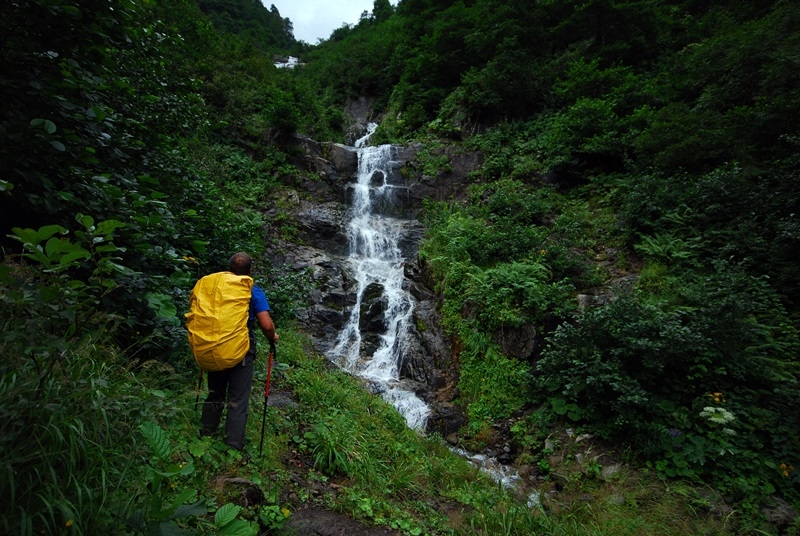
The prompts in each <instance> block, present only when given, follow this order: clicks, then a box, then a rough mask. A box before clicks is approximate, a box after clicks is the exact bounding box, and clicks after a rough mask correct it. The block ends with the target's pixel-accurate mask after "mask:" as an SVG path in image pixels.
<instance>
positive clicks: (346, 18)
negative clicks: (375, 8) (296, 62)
mask: <svg viewBox="0 0 800 536" xmlns="http://www.w3.org/2000/svg"><path fill="white" fill-rule="evenodd" d="M262 2H263V3H264V5H265V6H267V9H269V7H270V6H272V5H274V6H275V7H277V8H278V11H279V12H280V14H281V17H283V18H284V19H286V18H288V19H289V20H291V21H292V25H293V27H294V38H295V39H297V40H298V41H305V42H306V43H308V44H310V45H316V44H317V40H318V39H327V38H329V37H330V36H331V32H333V31H334V30H335V29H336V28H340V27H341V26H342V25H343V24H345V23H347V24H356V23H358V20H359V19H360V18H361V13H363V12H364V11H369V12H372V3H373V0H262ZM391 3H392V5H393V6H396V5H397V0H391Z"/></svg>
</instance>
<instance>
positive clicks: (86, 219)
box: [75, 214, 94, 231]
mask: <svg viewBox="0 0 800 536" xmlns="http://www.w3.org/2000/svg"><path fill="white" fill-rule="evenodd" d="M75 221H77V222H78V223H80V224H81V225H83V226H84V227H85V228H86V230H87V231H94V218H92V217H91V216H87V215H86V214H76V215H75Z"/></svg>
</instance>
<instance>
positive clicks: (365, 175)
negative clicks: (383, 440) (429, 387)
mask: <svg viewBox="0 0 800 536" xmlns="http://www.w3.org/2000/svg"><path fill="white" fill-rule="evenodd" d="M376 126H377V125H374V124H370V127H369V129H368V131H367V134H366V135H365V136H364V137H362V138H360V139H359V140H357V141H356V143H355V147H356V149H357V150H358V181H357V182H356V183H355V184H353V185H352V188H353V192H352V205H351V207H350V212H349V216H350V219H349V223H348V224H347V236H348V241H349V251H350V256H349V262H350V265H351V267H352V274H353V275H354V278H355V280H356V282H357V290H356V303H355V305H354V306H353V309H352V311H351V313H350V318H349V320H348V322H347V324H346V326H345V327H344V329H343V330H342V331H341V333H340V334H339V337H338V339H337V341H336V344H335V346H334V348H333V350H332V351H331V352H330V358H331V360H332V361H333V362H335V363H337V364H338V365H339V366H340V367H342V368H344V369H345V370H347V371H348V372H350V373H351V374H353V375H356V376H360V377H362V378H365V379H367V380H368V381H369V382H370V383H371V384H373V385H374V386H375V389H374V391H375V392H380V393H381V396H383V398H384V399H385V400H386V401H388V402H389V403H391V404H392V405H393V406H394V407H395V408H397V410H398V411H399V412H400V413H401V414H402V415H403V417H405V419H406V422H407V424H408V426H409V427H410V428H413V429H416V430H422V429H424V427H425V423H426V420H427V417H428V413H429V411H430V410H429V408H428V407H427V405H426V404H425V403H424V402H423V401H422V400H421V399H420V398H419V397H417V396H416V394H414V392H413V391H410V390H408V389H406V388H405V387H404V385H403V382H402V381H401V380H400V370H399V364H400V362H401V359H402V357H403V356H402V355H401V354H402V348H403V345H402V344H399V343H400V341H399V340H398V338H399V337H403V336H404V335H405V334H406V332H407V330H408V326H409V325H410V322H411V317H412V312H413V302H412V300H411V298H410V296H409V295H408V293H407V292H406V291H404V290H403V279H404V275H403V257H402V254H401V251H400V246H399V244H400V240H401V239H402V237H403V234H404V233H405V232H406V230H407V229H408V222H407V221H404V220H400V219H397V218H392V217H388V216H386V215H381V214H377V213H376V211H375V210H374V207H375V206H381V205H382V204H386V203H387V202H388V203H390V202H391V199H390V197H391V190H392V187H391V186H390V185H388V184H387V177H388V176H389V165H390V162H391V160H390V159H391V145H379V146H368V145H367V143H368V141H369V137H370V136H371V135H372V133H373V132H374V130H375V127H376ZM374 284H378V285H380V286H381V287H382V289H383V295H382V299H384V300H385V307H384V312H383V315H384V318H383V325H384V326H385V327H386V330H385V332H384V333H383V334H381V335H380V338H379V341H378V345H377V350H375V351H374V353H372V355H364V354H363V352H362V334H361V329H360V323H361V308H362V304H363V300H364V293H365V291H366V290H367V288H368V287H370V285H372V288H374Z"/></svg>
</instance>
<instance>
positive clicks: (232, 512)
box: [214, 503, 242, 527]
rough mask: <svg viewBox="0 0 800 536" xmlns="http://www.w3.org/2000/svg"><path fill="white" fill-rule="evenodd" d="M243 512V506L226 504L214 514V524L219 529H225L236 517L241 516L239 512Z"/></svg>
mask: <svg viewBox="0 0 800 536" xmlns="http://www.w3.org/2000/svg"><path fill="white" fill-rule="evenodd" d="M241 510H242V507H241V506H237V505H235V504H233V503H228V504H224V505H222V506H220V507H219V510H217V513H216V514H214V524H215V525H216V526H217V527H224V526H225V525H227V524H228V523H230V522H231V521H233V520H234V519H236V516H238V515H239V512H240V511H241Z"/></svg>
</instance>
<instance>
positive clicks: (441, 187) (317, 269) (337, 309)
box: [268, 136, 480, 436]
mask: <svg viewBox="0 0 800 536" xmlns="http://www.w3.org/2000/svg"><path fill="white" fill-rule="evenodd" d="M285 143H288V144H291V147H290V151H289V152H290V153H291V154H293V155H295V157H294V161H293V164H294V165H295V166H296V167H297V168H298V170H300V173H298V174H296V175H293V176H287V177H282V180H283V182H284V184H287V185H288V186H289V187H290V188H291V190H289V191H288V193H286V194H285V195H284V196H283V198H282V200H281V203H280V206H281V207H282V208H280V209H275V210H273V211H272V212H270V213H268V218H269V219H270V220H273V221H277V220H278V219H279V220H281V221H282V222H283V224H284V225H285V224H286V223H287V222H291V223H292V224H293V226H294V228H295V229H296V230H297V233H296V236H293V237H292V238H291V239H290V240H287V239H283V238H282V237H281V234H280V232H279V230H278V226H277V225H275V226H270V228H269V229H268V234H269V235H270V236H269V239H270V240H271V242H272V243H273V244H277V247H274V248H272V249H271V252H270V260H271V261H272V263H273V265H274V266H276V267H281V269H283V270H293V271H296V272H301V271H307V272H308V273H309V274H310V276H311V278H312V280H313V282H314V284H315V288H314V290H313V291H312V293H311V295H310V296H309V297H308V302H309V305H308V307H307V308H305V309H304V310H302V311H300V313H299V315H298V320H299V323H300V326H301V327H302V328H303V329H304V330H305V331H306V332H307V333H308V334H309V335H310V336H311V337H312V339H313V341H314V344H315V346H316V348H317V349H318V350H319V351H320V352H322V353H327V352H329V351H330V350H331V348H332V347H333V344H334V343H335V341H336V337H337V335H338V333H339V332H340V331H341V329H342V328H343V327H344V324H345V322H346V321H347V319H348V317H349V312H350V310H351V308H352V307H353V306H354V305H355V303H356V294H355V288H356V285H355V281H354V279H353V276H352V275H351V274H350V273H349V266H348V262H347V255H348V250H349V245H348V241H347V236H346V231H345V225H346V217H347V208H348V202H349V200H350V195H349V194H350V192H351V190H352V188H351V186H352V184H353V182H354V181H355V179H356V177H357V172H358V155H357V152H356V150H355V149H354V148H352V147H348V146H344V145H340V144H335V143H318V142H316V141H314V140H311V139H309V138H304V137H299V136H298V137H294V138H292V139H290V140H287V141H285ZM420 149H421V146H419V145H412V146H408V147H403V146H394V147H392V164H391V165H390V166H389V169H388V170H387V174H388V176H387V177H385V180H386V183H387V184H389V185H391V186H392V187H393V188H392V192H393V195H392V200H391V202H387V203H385V206H381V207H379V209H380V210H381V212H382V213H384V214H387V215H391V216H393V217H396V218H400V219H402V220H403V221H404V225H405V226H406V232H405V233H404V240H403V241H402V243H401V244H400V248H401V251H402V255H403V258H404V259H405V269H404V274H405V281H404V284H403V286H404V289H405V290H407V291H408V292H409V293H410V295H411V296H412V299H413V302H414V322H413V326H412V327H411V329H410V333H408V335H407V336H406V337H403V338H402V340H399V341H398V343H399V344H401V345H402V352H401V354H402V356H403V357H402V362H401V363H400V370H401V376H402V378H404V379H406V380H410V381H412V382H414V384H415V385H418V392H417V395H418V396H420V398H422V399H423V400H425V401H426V402H427V403H428V404H429V406H430V407H431V410H432V411H431V416H430V417H429V420H428V429H429V430H435V431H437V432H439V433H441V434H442V435H445V436H446V435H448V434H450V433H452V432H454V431H455V430H456V429H457V428H458V427H459V426H460V425H461V424H462V423H463V422H464V419H463V417H462V416H461V415H460V413H459V411H458V410H457V408H454V407H453V405H452V398H453V397H454V396H455V388H454V385H455V381H456V378H457V375H456V371H455V370H454V368H453V358H452V349H451V347H450V343H449V340H447V339H446V338H445V337H444V336H443V334H442V332H441V330H440V328H439V314H438V311H437V307H436V295H435V293H434V292H433V290H432V289H431V283H430V278H429V276H428V274H427V273H426V270H425V266H424V265H421V264H420V263H419V261H418V250H419V243H420V240H421V239H422V236H423V229H422V227H421V225H420V224H419V222H418V221H417V219H416V218H417V216H418V215H419V214H420V212H421V210H422V201H423V200H424V199H432V200H438V201H442V200H447V201H449V200H453V199H455V200H458V199H461V198H462V197H463V196H464V193H465V190H466V184H467V174H468V173H469V172H470V171H472V170H474V169H476V168H477V167H478V166H479V165H480V155H478V154H477V153H462V152H458V151H456V150H454V149H453V148H449V149H443V150H441V152H440V155H445V156H446V157H447V160H448V164H449V165H448V166H447V170H446V171H442V172H440V173H438V174H437V175H436V176H426V175H423V174H422V172H421V171H420V170H421V169H422V165H420V162H418V161H417V156H418V153H419V151H420ZM374 180H376V181H381V182H382V181H383V180H384V177H383V176H380V177H377V176H376V177H374ZM370 290H371V292H369V293H368V294H367V296H366V297H365V299H364V300H363V302H362V304H361V308H362V311H361V313H362V316H361V331H362V337H363V341H364V342H363V344H362V351H363V352H368V351H369V345H370V344H372V343H374V342H375V340H376V339H377V337H379V336H380V334H381V333H382V332H383V330H384V329H385V326H383V325H382V324H383V320H382V312H383V309H382V307H385V304H384V303H383V301H384V296H383V294H382V291H381V289H380V288H375V289H370Z"/></svg>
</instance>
